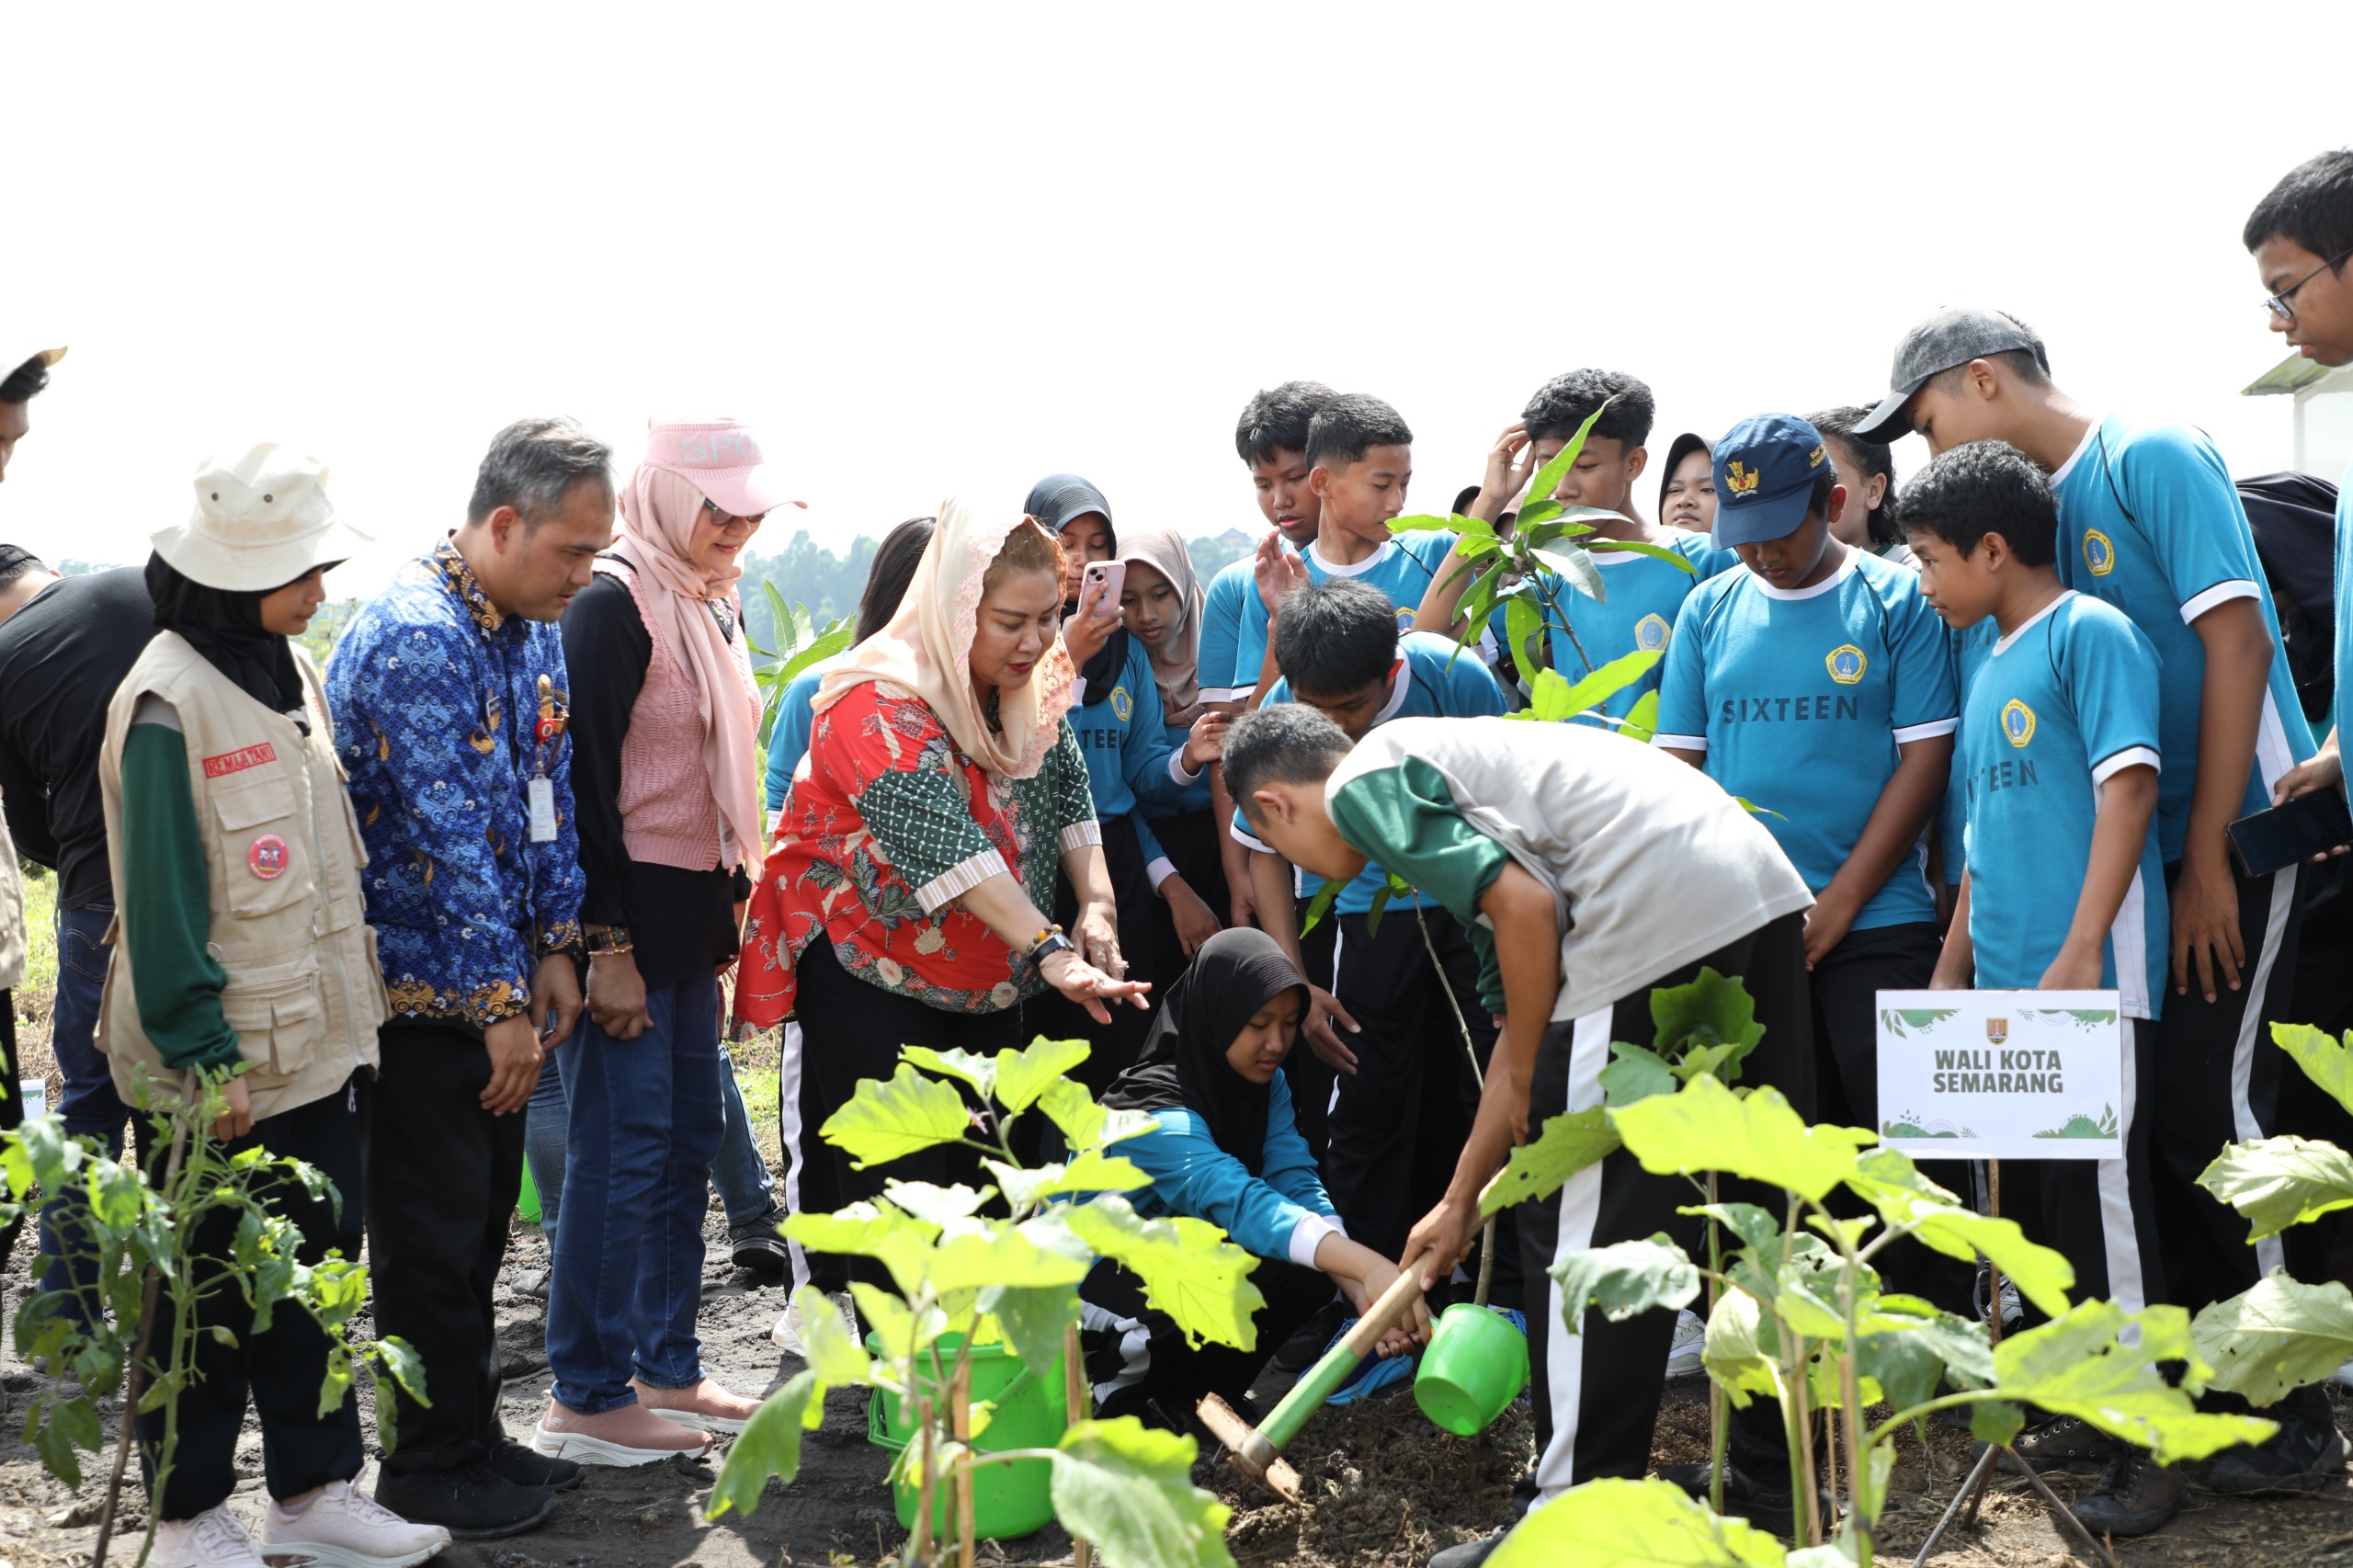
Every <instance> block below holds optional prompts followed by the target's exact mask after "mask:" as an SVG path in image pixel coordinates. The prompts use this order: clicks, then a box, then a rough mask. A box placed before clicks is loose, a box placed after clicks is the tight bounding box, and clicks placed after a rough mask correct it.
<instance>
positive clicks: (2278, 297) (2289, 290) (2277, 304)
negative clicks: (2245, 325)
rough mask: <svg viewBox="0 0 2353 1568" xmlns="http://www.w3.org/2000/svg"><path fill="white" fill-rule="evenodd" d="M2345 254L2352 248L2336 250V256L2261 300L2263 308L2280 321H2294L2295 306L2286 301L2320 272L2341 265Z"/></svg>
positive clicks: (2352, 252) (2350, 252)
mask: <svg viewBox="0 0 2353 1568" xmlns="http://www.w3.org/2000/svg"><path fill="white" fill-rule="evenodd" d="M2347 256H2353V250H2341V251H2338V252H2337V253H2336V256H2332V257H2331V258H2330V259H2328V260H2326V261H2324V262H2322V263H2321V264H2320V265H2319V266H2318V267H2313V269H2312V270H2311V271H2310V272H2307V273H2305V274H2304V275H2303V276H2302V278H2297V279H2296V280H2295V281H2294V282H2293V283H2290V284H2289V285H2288V286H2287V287H2286V288H2285V289H2282V290H2279V292H2278V293H2277V294H2272V295H2269V296H2268V297H2267V298H2266V299H2265V300H2264V301H2263V304H2264V308H2265V309H2266V310H2268V311H2269V312H2271V313H2272V314H2273V315H2275V316H2277V317H2279V319H2280V320H2281V321H2294V320H2295V319H2296V308H2295V307H2294V306H2293V305H2290V303H2288V301H2290V300H2292V299H2294V298H2295V297H2296V290H2299V289H2301V288H2302V287H2303V286H2304V285H2305V284H2307V283H2309V282H2311V281H2312V280H2313V278H2318V277H2319V276H2320V275H2321V274H2322V273H2324V272H2332V271H2334V270H2336V268H2337V267H2341V266H2343V265H2344V263H2345V259H2346V258H2347Z"/></svg>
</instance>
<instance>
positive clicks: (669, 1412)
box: [629, 1378, 760, 1433]
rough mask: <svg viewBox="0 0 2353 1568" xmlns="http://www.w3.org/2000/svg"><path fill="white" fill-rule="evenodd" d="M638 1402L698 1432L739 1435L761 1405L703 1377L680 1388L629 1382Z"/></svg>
mask: <svg viewBox="0 0 2353 1568" xmlns="http://www.w3.org/2000/svg"><path fill="white" fill-rule="evenodd" d="M629 1386H630V1387H631V1388H632V1389H634V1390H636V1391H637V1403H639V1404H641V1405H642V1406H644V1407H645V1408H646V1409H648V1410H650V1411H652V1412H654V1415H659V1416H661V1417H662V1418H663V1419H664V1420H665V1421H675V1422H676V1423H677V1424H678V1425H679V1426H691V1427H693V1428H695V1429H696V1430H697V1431H701V1432H730V1433H733V1432H741V1431H742V1430H743V1429H744V1424H745V1422H747V1421H749V1420H751V1418H752V1417H753V1415H756V1414H757V1413H758V1411H759V1408H760V1402H759V1401H758V1400H756V1399H745V1397H744V1396H743V1395H742V1394H740V1393H735V1392H732V1391H730V1390H728V1389H726V1388H724V1387H722V1386H721V1385H720V1384H718V1383H716V1382H713V1381H711V1380H710V1379H709V1378H705V1379H703V1380H702V1381H700V1382H698V1383H694V1384H690V1385H689V1386H688V1387H686V1388H682V1389H657V1388H654V1387H653V1386H652V1385H650V1384H647V1383H642V1382H639V1381H636V1380H634V1379H632V1380H631V1382H630V1385H629Z"/></svg>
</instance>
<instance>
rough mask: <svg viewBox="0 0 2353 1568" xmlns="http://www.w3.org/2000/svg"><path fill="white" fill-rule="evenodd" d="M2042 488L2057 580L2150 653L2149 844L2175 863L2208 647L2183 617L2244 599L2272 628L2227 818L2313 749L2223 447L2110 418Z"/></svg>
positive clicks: (2264, 800)
mask: <svg viewBox="0 0 2353 1568" xmlns="http://www.w3.org/2000/svg"><path fill="white" fill-rule="evenodd" d="M2051 490H2052V494H2054V495H2055V496H2057V497H2058V501H2059V546H2060V548H2059V579H2060V581H2061V582H2063V583H2064V584H2066V585H2067V586H2069V587H2071V588H2074V589H2075V590H2076V591H2078V592H2080V593H2086V594H2090V595H2092V596H2093V597H2097V598H2099V599H2104V600H2106V601H2107V602H2108V603H2109V604H2112V605H2114V606H2115V607H2116V608H2119V609H2120V610H2122V611H2123V612H2124V613H2125V614H2126V615H2128V616H2130V617H2131V619H2132V624H2133V625H2135V626H2137V627H2139V628H2140V629H2141V634H2142V635H2143V636H2144V637H2146V638H2147V639H2148V640H2149V642H2150V645H2151V646H2153V647H2154V648H2155V649H2156V651H2157V660H2158V665H2157V678H2158V691H2157V701H2158V708H2157V716H2158V738H2159V741H2160V743H2161V744H2159V746H2158V750H2159V752H2160V753H2161V754H2162V755H2163V756H2164V757H2165V771H2164V772H2163V773H2162V774H2161V775H2159V777H2158V799H2157V838H2158V845H2157V852H2158V853H2159V854H2160V855H2161V856H2163V857H2164V858H2165V860H2166V862H2167V863H2171V862H2173V861H2175V860H2178V859H2180V858H2181V848H2182V840H2183V839H2184V838H2185V837H2186V836H2187V835H2188V831H2189V802H2190V797H2191V794H2192V792H2193V791H2194V790H2196V788H2197V784H2198V714H2199V708H2200V704H2201V702H2202V701H2203V699H2204V695H2205V682H2206V645H2205V644H2204V643H2203V642H2200V641H2199V637H2198V633H2197V632H2196V631H2194V630H2192V629H2191V626H2190V622H2192V621H2194V620H2196V619H2198V618H2199V617H2200V616H2201V615H2204V614H2205V613H2206V612H2207V611H2208V610H2210V609H2212V608H2214V607H2215V606H2216V605H2219V604H2225V603H2227V602H2229V601H2230V600H2232V599H2234V598H2251V599H2254V600H2255V601H2256V603H2257V604H2259V605H2260V606H2261V607H2262V609H2263V624H2264V627H2265V629H2266V630H2267V631H2269V632H2270V633H2271V678H2270V681H2269V683H2268V687H2267V690H2266V692H2265V696H2264V703H2263V712H2262V713H2261V715H2260V716H2259V717H2258V719H2257V721H2256V733H2255V765H2254V766H2253V767H2251V768H2249V769H2248V773H2247V781H2246V789H2245V792H2244V794H2243V797H2242V799H2241V801H2240V806H2239V809H2238V810H2237V811H2236V812H2233V813H2232V814H2233V815H2234V816H2244V815H2245V814H2247V813H2248V812H2259V811H2262V810H2263V809H2264V808H2266V807H2267V806H2268V805H2270V803H2271V786H2272V785H2273V784H2274V783H2276V782H2278V780H2279V776H2280V775H2281V774H2283V773H2285V772H2287V771H2288V770H2289V769H2290V767H2294V766H2295V765H2296V764H2298V763H2299V762H2302V761H2303V760H2304V759H2305V758H2306V757H2309V756H2312V737H2311V734H2310V733H2308V732H2307V731H2306V729H2305V727H2304V724H2303V722H2302V709H2301V708H2300V707H2298V705H2297V700H2296V683H2295V680H2294V678H2293V677H2292V676H2290V674H2289V673H2288V648H2287V644H2286V642H2283V641H2282V640H2281V638H2280V636H2279V612H2278V611H2277V610H2275V609H2274V608H2272V604H2271V590H2270V589H2269V588H2268V586H2266V585H2265V584H2264V580H2263V568H2262V566H2261V565H2260V564H2259V563H2258V562H2257V561H2256V554H2255V535H2254V533H2253V532H2252V531H2251V530H2250V529H2249V528H2247V521H2246V508H2245V506H2243V505H2241V503H2240V501H2239V493H2238V490H2237V489H2236V488H2235V487H2234V485H2233V484H2232V483H2231V475H2230V471H2229V470H2228V469H2226V468H2224V467H2223V466H2222V454H2221V453H2220V452H2217V451H2216V450H2215V449H2214V447H2213V443H2211V441H2209V440H2207V439H2206V437H2204V436H2202V435H2200V434H2199V433H2198V432H2197V431H2195V430H2191V429H2188V428H2186V427H2184V426H2178V425H2148V426H2133V425H2130V424H2127V423H2126V422H2125V421H2123V420H2121V419H2118V418H2114V417H2112V416H2111V417H2109V418H2107V419H2103V420H2101V421H2099V422H2098V423H2097V424H2096V425H2094V426H2092V427H2091V428H2090V429H2089V430H2087V431H2086V432H2085V434H2084V439H2083V442H2082V444H2081V445H2079V446H2077V447H2076V449H2075V455H2074V456H2072V457H2070V458H2069V459H2068V460H2066V461H2065V462H2064V463H2063V464H2062V465H2060V469H2059V472H2057V473H2054V474H2052V476H2051ZM2338 591H2339V592H2340V593H2341V592H2342V591H2343V587H2342V582H2341V579H2340V585H2339V589H2338ZM2342 634H2343V633H2342V631H2340V632H2339V635H2340V636H2341V635H2342ZM2291 715H2293V716H2294V717H2295V722H2293V723H2290V722H2289V719H2290V716H2291Z"/></svg>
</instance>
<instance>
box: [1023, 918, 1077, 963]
mask: <svg viewBox="0 0 2353 1568" xmlns="http://www.w3.org/2000/svg"><path fill="white" fill-rule="evenodd" d="M1077 951H1078V949H1077V948H1076V947H1074V946H1073V945H1072V943H1071V939H1070V938H1069V937H1066V936H1064V935H1063V928H1062V927H1061V926H1047V927H1046V928H1045V929H1044V930H1043V931H1040V932H1039V933H1038V939H1037V940H1036V941H1034V942H1032V943H1030V944H1029V950H1028V951H1027V952H1025V953H1023V954H1022V955H1021V956H1022V957H1023V958H1026V959H1028V960H1029V962H1030V964H1031V965H1032V966H1033V967H1035V968H1040V969H1042V968H1043V967H1045V962H1046V960H1048V959H1050V958H1052V957H1053V956H1054V955H1055V954H1056V953H1075V952H1077Z"/></svg>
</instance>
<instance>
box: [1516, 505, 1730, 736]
mask: <svg viewBox="0 0 2353 1568" xmlns="http://www.w3.org/2000/svg"><path fill="white" fill-rule="evenodd" d="M1668 531H1669V532H1671V533H1672V534H1673V535H1674V537H1673V538H1672V539H1669V540H1665V548H1667V549H1669V550H1672V551H1675V552H1676V553H1677V555H1680V556H1681V557H1683V558H1684V559H1685V560H1686V561H1688V562H1691V566H1692V570H1691V571H1689V572H1684V571H1680V570H1678V569H1677V568H1676V567H1673V566H1670V565H1668V564H1667V563H1666V562H1664V561H1658V560H1654V559H1653V558H1652V557H1650V556H1647V555H1638V554H1636V553H1634V552H1633V551H1629V550H1596V551H1593V552H1592V554H1591V556H1590V559H1591V560H1592V562H1593V563H1594V565H1595V567H1596V568H1597V569H1598V570H1599V572H1600V574H1601V587H1602V591H1603V592H1604V593H1605V594H1606V595H1608V597H1606V598H1601V599H1592V598H1587V597H1586V596H1585V595H1583V594H1581V593H1579V592H1577V591H1576V590H1575V589H1574V588H1573V587H1571V586H1569V585H1568V584H1566V583H1564V582H1563V581H1562V580H1561V579H1560V577H1559V575H1558V574H1554V573H1552V572H1544V573H1540V574H1539V576H1540V577H1541V578H1542V580H1543V584H1542V585H1543V589H1544V592H1545V593H1547V594H1550V595H1551V596H1552V601H1553V603H1554V604H1555V605H1557V606H1559V608H1560V611H1561V613H1560V614H1559V615H1555V614H1553V613H1552V609H1551V608H1548V607H1547V606H1546V605H1545V604H1544V602H1543V600H1542V599H1539V600H1538V601H1537V608H1540V609H1542V610H1543V611H1544V624H1545V626H1546V627H1547V628H1548V629H1549V635H1548V640H1549V641H1550V642H1551V643H1552V667H1553V668H1554V669H1556V670H1558V671H1560V672H1561V674H1562V675H1563V676H1566V677H1568V679H1569V680H1570V682H1571V683H1572V684H1574V682H1576V681H1579V680H1582V679H1584V678H1585V676H1586V674H1587V671H1586V665H1585V662H1584V660H1581V659H1579V658H1578V657H1577V649H1578V648H1579V647H1580V646H1582V647H1583V648H1584V649H1585V655H1586V658H1587V659H1591V660H1592V661H1593V667H1594V668H1595V669H1599V668H1600V667H1601V666H1602V665H1606V664H1608V662H1609V661H1610V660H1612V659H1620V658H1623V657H1625V656H1626V655H1627V654H1628V653H1635V652H1637V651H1638V650H1642V649H1646V648H1647V649H1651V650H1653V651H1655V652H1659V653H1664V652H1665V650H1666V645H1667V643H1668V642H1671V641H1673V639H1674V636H1675V615H1676V612H1677V610H1679V609H1681V608H1683V601H1684V600H1685V599H1686V598H1688V597H1690V594H1691V590H1692V589H1694V588H1696V587H1698V586H1699V585H1700V584H1701V583H1704V582H1706V581H1707V580H1708V579H1709V578H1711V577H1713V576H1715V575H1717V574H1720V573H1723V572H1730V571H1733V570H1735V569H1736V568H1738V567H1739V565H1740V557H1739V556H1738V555H1736V554H1734V553H1733V551H1729V550H1718V549H1717V548H1716V547H1715V546H1714V545H1713V544H1711V542H1709V540H1708V536H1707V535H1705V534H1695V533H1689V532H1686V531H1685V530H1684V529H1681V528H1674V529H1670V530H1668ZM1508 613H1509V612H1508V611H1506V610H1505V609H1504V608H1502V607H1501V606H1497V607H1496V609H1495V614H1494V616H1493V617H1492V618H1491V619H1489V621H1488V623H1487V624H1488V630H1489V631H1492V632H1493V633H1494V634H1495V641H1496V642H1497V643H1498V644H1508V642H1510V631H1509V629H1508V627H1507V625H1506V617H1507V615H1508ZM1563 619H1566V621H1567V623H1568V628H1569V631H1574V632H1575V634H1576V638H1575V641H1574V642H1572V641H1570V639H1569V637H1568V635H1567V634H1566V633H1565V632H1563V631H1562V630H1561V626H1562V621H1563ZM1524 658H1525V655H1524V653H1522V652H1521V651H1520V650H1518V649H1514V650H1513V651H1512V662H1513V663H1514V664H1516V665H1517V664H1520V663H1522V662H1523V660H1524ZM1665 667H1666V661H1665V660H1664V659H1662V660H1660V661H1659V662H1658V663H1657V664H1655V665H1652V666H1651V668H1650V673H1649V674H1648V675H1645V676H1643V678H1642V679H1641V680H1639V681H1636V682H1635V683H1634V684H1633V685H1631V686H1628V687H1620V689H1619V690H1618V691H1617V693H1616V694H1615V695H1613V696H1611V697H1610V698H1609V699H1608V700H1607V701H1605V702H1603V703H1602V705H1601V710H1602V711H1603V712H1605V713H1607V714H1608V715H1609V716H1610V717H1611V718H1613V719H1623V718H1624V717H1625V716H1626V715H1627V714H1628V713H1629V712H1631V711H1632V710H1633V706H1634V704H1635V703H1637V702H1640V701H1641V700H1642V699H1643V693H1644V692H1647V691H1656V690H1657V689H1658V683H1659V680H1660V679H1661V677H1662V676H1664V675H1665ZM1576 722H1579V723H1586V724H1592V725H1596V726H1597V727H1601V728H1607V727H1608V726H1606V725H1603V724H1602V722H1601V721H1600V720H1599V719H1581V720H1578V721H1576Z"/></svg>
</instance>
